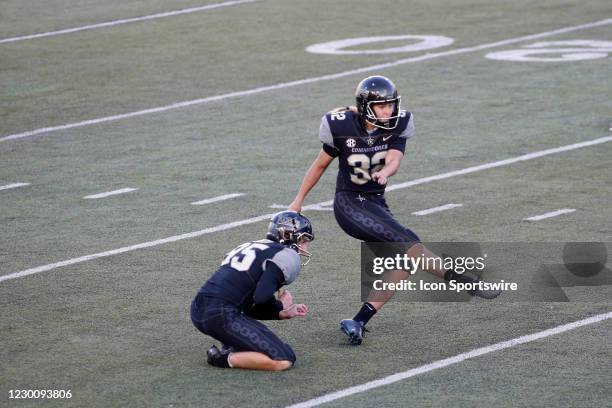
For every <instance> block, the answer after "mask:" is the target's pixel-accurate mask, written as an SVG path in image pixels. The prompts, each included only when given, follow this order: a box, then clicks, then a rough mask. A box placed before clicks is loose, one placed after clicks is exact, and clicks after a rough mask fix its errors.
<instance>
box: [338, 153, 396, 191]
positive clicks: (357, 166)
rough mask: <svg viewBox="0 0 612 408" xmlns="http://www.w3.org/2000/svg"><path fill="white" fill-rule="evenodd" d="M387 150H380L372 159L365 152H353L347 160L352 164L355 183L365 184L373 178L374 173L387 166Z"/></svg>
mask: <svg viewBox="0 0 612 408" xmlns="http://www.w3.org/2000/svg"><path fill="white" fill-rule="evenodd" d="M386 155H387V151H386V150H385V151H383V152H378V153H376V154H374V156H372V158H371V159H370V158H369V157H368V156H367V155H365V154H351V155H350V156H349V157H348V158H347V159H346V160H347V161H348V164H349V166H351V170H352V173H351V181H352V182H353V183H355V184H365V183H367V182H368V181H370V180H372V176H371V175H372V173H376V172H377V171H379V170H380V169H382V168H383V167H384V166H385V156H386Z"/></svg>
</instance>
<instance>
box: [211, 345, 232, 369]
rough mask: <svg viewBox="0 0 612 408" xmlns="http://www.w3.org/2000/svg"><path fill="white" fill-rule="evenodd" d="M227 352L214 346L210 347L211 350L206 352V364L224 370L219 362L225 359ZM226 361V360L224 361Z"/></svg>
mask: <svg viewBox="0 0 612 408" xmlns="http://www.w3.org/2000/svg"><path fill="white" fill-rule="evenodd" d="M229 353H230V352H229V350H227V349H224V348H222V349H221V350H219V349H218V348H217V346H216V345H214V344H213V345H212V347H211V348H209V349H208V351H207V352H206V362H207V363H208V364H210V365H211V366H215V367H222V368H226V367H227V366H226V365H224V364H223V363H222V362H221V361H222V360H224V358H225V359H226V357H225V356H227V355H228V354H229ZM226 361H227V360H226Z"/></svg>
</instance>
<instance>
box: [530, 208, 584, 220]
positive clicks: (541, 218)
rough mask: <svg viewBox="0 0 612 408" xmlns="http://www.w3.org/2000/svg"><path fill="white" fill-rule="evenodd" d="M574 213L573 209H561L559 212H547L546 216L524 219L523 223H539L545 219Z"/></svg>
mask: <svg viewBox="0 0 612 408" xmlns="http://www.w3.org/2000/svg"><path fill="white" fill-rule="evenodd" d="M574 211H576V210H575V209H573V208H563V209H561V210H557V211H551V212H547V213H546V214H541V215H534V216H533V217H529V218H525V221H540V220H544V219H546V218H551V217H556V216H558V215H561V214H569V213H573V212H574Z"/></svg>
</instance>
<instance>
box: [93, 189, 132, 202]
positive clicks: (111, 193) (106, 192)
mask: <svg viewBox="0 0 612 408" xmlns="http://www.w3.org/2000/svg"><path fill="white" fill-rule="evenodd" d="M136 190H138V189H137V188H131V187H127V188H121V189H119V190H113V191H105V192H104V193H98V194H92V195H88V196H85V197H83V198H85V199H87V200H95V199H97V198H105V197H110V196H114V195H118V194H125V193H130V192H132V191H136Z"/></svg>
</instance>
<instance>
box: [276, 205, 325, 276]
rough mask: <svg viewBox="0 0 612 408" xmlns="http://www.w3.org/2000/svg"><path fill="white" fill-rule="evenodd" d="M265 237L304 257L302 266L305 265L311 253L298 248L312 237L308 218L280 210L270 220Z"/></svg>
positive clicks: (293, 212)
mask: <svg viewBox="0 0 612 408" xmlns="http://www.w3.org/2000/svg"><path fill="white" fill-rule="evenodd" d="M266 238H267V239H269V240H272V241H275V242H278V243H280V244H282V245H285V246H287V247H288V248H291V249H293V250H294V251H296V252H297V253H298V254H299V255H300V256H301V257H303V258H305V260H304V261H303V262H302V266H304V265H306V264H307V263H308V262H309V261H310V258H311V256H312V254H311V253H310V252H308V251H306V250H305V249H302V248H300V244H301V243H302V242H304V241H307V242H310V241H312V240H313V239H314V234H313V232H312V225H311V224H310V220H309V219H308V218H306V217H304V216H303V215H302V214H300V213H297V212H295V211H283V212H280V213H278V214H276V215H274V217H272V220H271V221H270V225H269V226H268V233H267V234H266Z"/></svg>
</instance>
